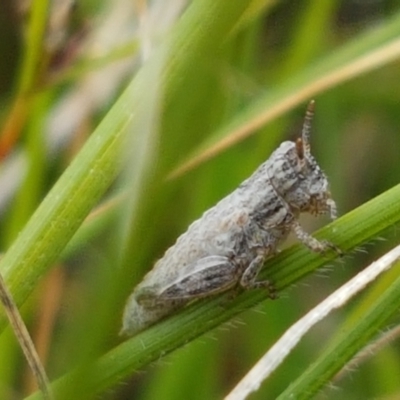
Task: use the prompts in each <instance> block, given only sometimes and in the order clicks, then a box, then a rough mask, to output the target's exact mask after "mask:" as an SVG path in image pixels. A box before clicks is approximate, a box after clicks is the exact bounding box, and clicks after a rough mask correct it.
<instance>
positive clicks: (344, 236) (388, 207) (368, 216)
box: [29, 185, 400, 400]
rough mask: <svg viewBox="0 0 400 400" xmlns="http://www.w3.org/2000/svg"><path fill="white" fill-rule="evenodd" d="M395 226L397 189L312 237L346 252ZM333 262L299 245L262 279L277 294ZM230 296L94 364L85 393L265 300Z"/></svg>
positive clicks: (254, 294)
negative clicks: (91, 380) (330, 242)
mask: <svg viewBox="0 0 400 400" xmlns="http://www.w3.org/2000/svg"><path fill="white" fill-rule="evenodd" d="M399 222H400V185H397V186H395V187H393V188H392V189H390V190H388V191H387V192H385V193H383V194H382V195H380V196H378V197H376V198H375V199H373V200H371V201H370V202H368V203H366V204H364V205H363V206H361V207H359V208H357V209H356V210H354V211H351V212H350V213H348V214H346V215H345V216H343V217H342V218H340V219H339V220H337V221H335V222H333V223H331V224H329V225H327V226H326V227H324V228H323V229H321V230H320V231H318V232H317V233H316V234H315V236H316V237H318V238H325V239H328V240H330V241H332V242H333V243H335V244H336V245H337V246H339V247H340V248H341V249H342V250H343V251H345V252H347V251H350V250H351V249H353V248H354V247H356V246H359V245H361V244H362V243H364V242H365V241H368V240H371V239H373V238H374V237H376V236H378V235H380V234H382V233H383V232H384V231H385V230H386V229H388V228H389V227H393V226H394V225H395V224H397V223H399ZM334 257H336V254H334V253H332V254H326V255H325V256H324V257H322V256H321V255H319V254H315V253H311V252H310V251H309V250H308V249H306V248H304V246H302V245H300V244H299V245H295V246H292V247H291V248H289V249H287V250H285V251H283V252H282V253H280V254H278V255H277V256H276V257H274V258H272V259H271V260H270V261H269V262H268V263H267V268H265V269H264V271H263V274H262V276H264V277H268V278H269V279H272V281H273V282H275V284H276V287H277V288H278V289H283V288H285V287H287V286H289V285H291V284H293V283H294V282H296V281H298V280H299V279H300V278H301V277H303V276H305V275H306V274H309V273H310V272H312V271H313V270H315V269H316V268H318V267H321V266H323V265H324V264H326V262H327V261H329V260H331V259H333V258H334ZM231 296H232V293H226V294H224V295H222V296H218V297H216V298H212V299H207V300H204V301H201V302H198V303H197V304H194V305H192V306H191V307H188V308H186V309H185V310H183V311H182V312H180V313H179V314H177V315H174V316H172V317H170V318H168V319H167V320H165V321H162V322H161V323H160V324H158V325H156V326H154V327H152V328H150V329H148V330H146V331H145V332H143V333H141V334H139V335H137V336H136V337H134V338H132V339H130V340H128V341H126V342H124V343H122V344H121V345H119V346H118V347H116V348H114V349H113V350H111V351H110V352H109V353H107V354H106V355H104V356H103V357H102V358H101V359H100V360H99V361H98V362H97V363H96V364H95V366H94V371H96V372H95V373H94V375H93V382H91V383H90V385H91V390H92V391H93V392H101V391H103V390H105V389H107V388H109V387H111V386H113V385H115V384H116V383H117V382H119V381H120V380H121V379H123V378H125V377H127V376H128V375H129V374H130V373H132V372H133V371H134V370H136V369H139V368H142V367H143V366H144V365H146V364H148V363H150V362H152V361H154V360H157V359H159V358H160V357H162V356H165V355H166V354H168V353H169V352H171V351H173V350H175V349H177V348H179V347H180V346H183V345H185V344H187V343H188V342H189V341H191V340H193V339H195V338H197V337H198V336H200V335H202V334H203V333H205V332H207V331H209V330H211V329H213V328H215V327H217V326H218V325H220V324H221V323H224V322H226V321H229V320H230V319H231V318H232V317H234V316H236V315H237V314H239V313H240V312H242V311H243V310H245V309H248V308H250V307H252V306H254V305H256V304H257V303H259V302H260V301H263V300H265V299H266V298H267V297H268V295H267V293H265V292H263V291H247V292H243V293H241V294H239V295H238V296H237V297H235V298H234V299H233V300H232V299H231V298H230V297H231ZM374 329H376V326H374ZM73 379H74V374H70V375H67V376H65V377H63V378H61V379H60V380H58V381H56V382H55V384H54V389H55V391H58V390H60V389H61V388H63V387H65V386H67V385H69V384H70V382H71V380H73ZM38 398H40V395H39V394H35V395H33V396H31V397H29V400H33V399H38Z"/></svg>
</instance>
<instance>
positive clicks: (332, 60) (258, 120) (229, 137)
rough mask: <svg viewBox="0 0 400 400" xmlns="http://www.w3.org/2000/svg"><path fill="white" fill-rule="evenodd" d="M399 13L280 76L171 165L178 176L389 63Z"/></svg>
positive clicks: (396, 49) (397, 52) (396, 45)
mask: <svg viewBox="0 0 400 400" xmlns="http://www.w3.org/2000/svg"><path fill="white" fill-rule="evenodd" d="M399 34H400V13H398V14H396V15H394V16H393V17H392V18H391V19H390V20H389V21H386V23H385V24H384V25H383V26H382V27H377V28H374V29H371V30H369V31H368V32H364V33H362V34H360V35H359V37H357V38H355V39H354V40H352V41H350V42H348V43H346V44H345V45H343V46H342V47H341V48H339V49H337V50H336V51H334V52H331V53H330V54H328V55H327V56H326V57H324V58H322V59H321V60H320V61H319V62H315V63H313V64H312V65H310V66H309V68H305V69H302V70H300V71H299V73H298V74H295V75H293V76H292V77H290V78H289V79H287V81H285V82H279V85H278V86H277V87H276V88H271V89H270V90H268V92H266V93H265V94H264V95H261V96H259V97H258V98H256V99H255V100H254V101H253V102H252V103H251V104H249V106H247V107H246V108H245V109H244V110H243V111H242V112H240V113H238V114H237V116H236V117H235V118H234V119H233V120H231V121H230V122H229V124H227V125H225V126H223V127H222V128H221V129H220V130H218V131H217V132H215V134H213V135H212V136H211V137H209V138H208V139H207V140H206V141H205V142H204V143H203V144H202V145H200V146H199V147H198V148H197V149H196V150H195V152H194V153H193V154H189V155H188V157H187V159H186V161H184V162H183V163H182V164H181V165H179V166H178V167H177V168H176V169H175V170H173V171H172V172H171V173H170V175H169V177H170V178H176V177H178V176H180V175H182V174H183V173H185V172H187V171H189V170H191V169H193V168H195V167H196V166H198V165H199V164H201V163H203V162H205V161H207V160H208V159H210V158H212V157H215V156H216V155H217V154H219V153H220V152H222V151H224V150H225V149H227V148H228V147H230V146H233V145H234V144H236V143H238V142H239V141H241V140H243V139H245V138H246V137H248V136H250V135H251V134H253V133H254V132H255V131H256V130H257V129H259V128H260V127H261V126H263V125H264V124H266V123H267V122H269V121H271V120H272V119H274V118H276V117H278V116H280V115H282V114H283V113H284V112H286V111H288V110H290V109H291V108H293V107H295V106H296V105H298V104H300V103H302V102H305V101H307V100H309V99H310V98H312V97H314V96H315V95H317V94H318V93H321V92H323V91H325V90H327V89H329V88H331V87H334V86H337V85H339V84H340V83H344V82H346V81H348V80H350V79H352V78H354V77H357V76H360V75H362V74H365V73H367V72H369V71H371V70H373V69H376V68H378V67H381V66H383V65H386V64H388V63H390V62H392V61H395V60H397V59H398V58H399V57H400V39H399Z"/></svg>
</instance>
